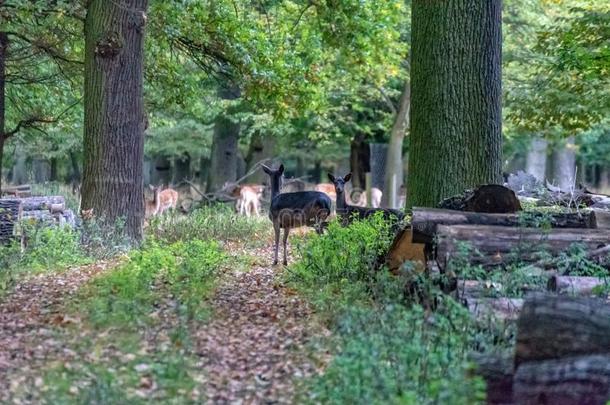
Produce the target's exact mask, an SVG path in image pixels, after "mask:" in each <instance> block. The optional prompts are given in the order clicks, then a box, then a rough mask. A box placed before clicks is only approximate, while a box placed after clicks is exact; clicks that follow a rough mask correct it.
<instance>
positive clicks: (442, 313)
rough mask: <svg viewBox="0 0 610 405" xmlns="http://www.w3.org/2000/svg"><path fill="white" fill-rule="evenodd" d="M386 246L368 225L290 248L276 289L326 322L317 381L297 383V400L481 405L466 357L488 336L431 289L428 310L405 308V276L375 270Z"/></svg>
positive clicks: (380, 227) (386, 236)
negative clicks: (282, 285)
mask: <svg viewBox="0 0 610 405" xmlns="http://www.w3.org/2000/svg"><path fill="white" fill-rule="evenodd" d="M392 237H393V235H392V234H391V232H390V229H389V228H388V225H387V224H386V223H384V221H383V219H382V218H381V217H374V218H372V219H370V220H365V221H356V222H354V223H353V224H352V225H351V226H350V227H348V228H342V227H341V226H339V224H337V223H331V224H330V225H329V227H328V229H327V232H326V233H325V234H324V235H322V236H319V235H311V236H310V237H309V238H306V239H305V240H304V241H303V243H302V245H301V246H300V248H299V251H300V254H301V258H302V259H301V260H300V261H299V262H297V263H295V264H294V265H293V266H292V267H290V268H289V269H288V270H287V273H286V281H287V283H288V284H289V285H291V286H292V287H294V288H296V289H298V290H299V291H301V292H302V293H303V294H305V295H306V296H307V297H308V298H309V299H310V301H311V302H312V303H313V305H314V306H315V307H316V309H317V311H318V313H319V314H321V315H322V316H323V317H324V318H325V319H326V321H327V323H328V326H329V328H330V329H331V331H333V337H332V338H331V339H330V342H329V345H330V347H331V352H332V353H333V354H334V357H333V359H332V360H331V362H330V364H329V365H328V366H327V368H326V369H325V371H324V373H323V374H322V375H320V376H318V377H315V378H312V379H310V380H308V381H307V382H306V383H305V384H304V386H303V387H302V391H301V398H300V400H301V401H302V402H313V403H371V404H416V403H417V404H419V403H424V404H431V403H455V404H471V403H477V402H483V401H484V383H483V382H482V380H481V379H480V378H478V377H475V376H473V373H472V365H471V363H470V362H469V361H468V358H467V356H468V353H469V352H470V351H472V350H485V349H487V348H488V346H491V345H492V344H493V342H492V340H493V339H494V337H493V336H491V335H487V334H484V333H482V332H481V330H480V328H477V326H476V325H474V324H473V322H472V321H471V318H470V316H469V314H468V312H467V310H466V309H465V308H463V307H462V306H461V305H460V304H458V303H457V302H456V301H454V300H453V299H451V298H450V297H448V296H445V295H443V294H442V293H441V292H440V291H438V289H436V287H434V286H432V285H428V286H427V288H429V290H430V291H432V294H433V296H434V298H433V300H434V301H435V302H436V305H435V309H434V311H431V310H430V309H425V307H424V306H423V305H420V304H418V303H417V302H414V301H407V300H405V296H404V291H405V282H406V276H407V274H404V275H402V276H401V275H399V276H393V275H390V274H389V273H388V271H387V269H385V268H381V269H379V270H376V269H378V268H379V265H380V254H381V253H383V252H385V251H386V250H387V248H388V247H389V244H390V243H391V241H392ZM407 267H408V266H405V271H409V270H412V268H411V269H407ZM409 276H410V275H409Z"/></svg>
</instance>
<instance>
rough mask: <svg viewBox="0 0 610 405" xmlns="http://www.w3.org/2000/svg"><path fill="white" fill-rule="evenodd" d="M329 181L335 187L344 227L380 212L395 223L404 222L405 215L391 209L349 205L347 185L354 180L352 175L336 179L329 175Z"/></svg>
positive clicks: (339, 215) (339, 212)
mask: <svg viewBox="0 0 610 405" xmlns="http://www.w3.org/2000/svg"><path fill="white" fill-rule="evenodd" d="M328 179H329V180H330V181H331V182H332V183H333V184H334V186H335V193H336V194H337V216H338V217H339V218H340V219H341V223H342V224H343V225H344V226H345V225H349V224H350V223H351V222H353V220H354V219H364V218H368V217H370V216H373V215H375V214H376V213H378V212H382V213H383V217H384V218H385V219H388V220H392V219H393V220H395V221H402V220H403V219H404V216H405V215H404V213H403V212H401V211H399V210H394V209H390V208H367V207H359V206H356V205H350V204H348V203H347V202H346V199H345V184H346V183H348V182H349V181H350V180H351V179H352V174H351V173H348V174H346V175H345V176H344V177H340V176H339V177H335V176H333V175H332V174H330V173H328ZM393 217H394V218H393Z"/></svg>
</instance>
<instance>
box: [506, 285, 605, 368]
mask: <svg viewBox="0 0 610 405" xmlns="http://www.w3.org/2000/svg"><path fill="white" fill-rule="evenodd" d="M609 353H610V306H609V305H608V303H607V302H605V301H604V300H601V299H594V298H582V297H566V296H556V295H548V294H538V295H535V296H533V297H531V298H529V299H527V300H526V302H525V304H524V305H523V309H522V310H521V315H520V316H519V320H518V322H517V346H516V351H515V364H517V365H520V364H522V363H528V362H531V361H540V360H550V359H561V358H565V357H571V356H580V355H589V354H609Z"/></svg>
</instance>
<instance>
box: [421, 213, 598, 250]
mask: <svg viewBox="0 0 610 405" xmlns="http://www.w3.org/2000/svg"><path fill="white" fill-rule="evenodd" d="M547 220H548V221H549V222H550V225H551V227H553V228H595V227H596V220H595V213H594V212H589V213H553V214H546V213H531V214H529V215H528V216H527V219H526V218H524V217H522V216H521V215H519V214H485V213H480V212H468V211H455V210H444V209H439V208H418V207H415V208H413V217H412V220H411V226H412V227H413V242H415V243H433V242H434V238H435V236H436V232H437V227H438V225H495V226H508V227H517V226H528V225H529V226H533V225H535V223H536V222H541V221H547Z"/></svg>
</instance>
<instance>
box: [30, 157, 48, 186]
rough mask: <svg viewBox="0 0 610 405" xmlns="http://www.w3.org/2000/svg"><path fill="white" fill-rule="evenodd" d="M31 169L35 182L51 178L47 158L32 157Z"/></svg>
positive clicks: (43, 181) (42, 181)
mask: <svg viewBox="0 0 610 405" xmlns="http://www.w3.org/2000/svg"><path fill="white" fill-rule="evenodd" d="M32 171H33V172H34V182H36V183H45V182H47V181H49V180H50V179H51V164H50V163H49V161H48V160H47V159H42V158H34V159H32Z"/></svg>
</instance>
